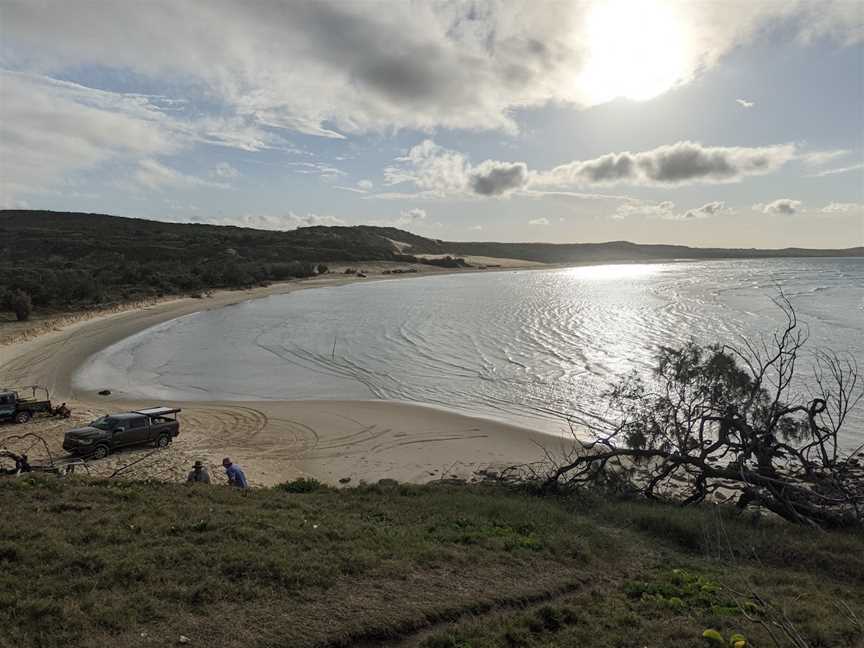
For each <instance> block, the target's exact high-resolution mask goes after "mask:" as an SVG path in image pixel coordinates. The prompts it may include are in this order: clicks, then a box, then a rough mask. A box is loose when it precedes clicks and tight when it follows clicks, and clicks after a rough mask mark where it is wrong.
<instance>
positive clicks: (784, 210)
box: [753, 198, 804, 215]
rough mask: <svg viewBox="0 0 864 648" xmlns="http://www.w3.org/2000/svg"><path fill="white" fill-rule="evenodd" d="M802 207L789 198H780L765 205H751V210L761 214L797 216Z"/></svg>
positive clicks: (801, 204)
mask: <svg viewBox="0 0 864 648" xmlns="http://www.w3.org/2000/svg"><path fill="white" fill-rule="evenodd" d="M803 206H804V203H802V202H801V201H800V200H792V199H791V198H780V199H778V200H775V201H774V202H770V203H768V204H767V205H766V204H763V203H756V204H755V205H753V209H754V210H756V211H761V212H762V213H763V214H786V215H792V214H797V213H798V212H800V211H801V208H802V207H803Z"/></svg>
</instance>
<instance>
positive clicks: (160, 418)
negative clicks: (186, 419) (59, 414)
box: [63, 407, 180, 459]
mask: <svg viewBox="0 0 864 648" xmlns="http://www.w3.org/2000/svg"><path fill="white" fill-rule="evenodd" d="M179 412H180V408H179V407H151V408H148V409H142V410H138V411H136V412H122V413H120V414H109V415H108V416H103V417H102V418H98V419H96V420H95V421H93V422H91V423H90V425H88V426H87V427H83V428H76V429H74V430H69V431H68V432H67V433H66V434H65V435H64V438H63V449H64V450H66V451H67V452H70V453H72V454H76V455H82V456H86V457H89V458H92V459H102V458H104V457H107V456H108V455H109V454H110V453H111V452H113V451H114V450H117V449H118V448H124V447H130V446H140V445H153V446H155V447H157V448H165V447H167V446H168V444H170V443H171V441H173V440H174V437H176V436H177V435H178V434H180V421H179V420H178V419H177V414H178V413H179Z"/></svg>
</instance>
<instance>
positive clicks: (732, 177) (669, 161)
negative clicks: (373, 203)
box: [375, 140, 795, 200]
mask: <svg viewBox="0 0 864 648" xmlns="http://www.w3.org/2000/svg"><path fill="white" fill-rule="evenodd" d="M794 156H795V146H794V145H792V144H781V145H776V146H763V147H723V146H703V145H702V144H699V143H697V142H688V141H683V142H676V143H675V144H669V145H665V146H659V147H657V148H655V149H652V150H650V151H643V152H639V153H631V152H629V151H627V152H624V153H609V154H606V155H603V156H601V157H599V158H595V159H593V160H585V161H575V162H569V163H567V164H562V165H559V166H557V167H554V168H553V169H550V170H548V171H530V170H529V169H528V167H527V165H526V164H525V163H524V162H502V161H497V160H486V161H485V162H481V163H480V164H478V165H476V166H474V165H472V164H471V163H470V162H469V161H468V159H467V158H466V157H465V156H464V155H463V154H462V153H460V152H458V151H453V150H451V149H446V148H444V147H442V146H440V145H438V144H436V143H435V142H433V141H432V140H424V141H423V142H421V143H420V144H417V145H416V146H414V147H412V148H411V149H410V150H409V151H408V154H407V155H405V156H402V157H399V158H396V164H394V165H392V166H389V167H387V168H385V169H384V179H385V183H386V184H388V185H391V186H395V185H402V184H411V185H413V186H414V188H416V189H417V190H419V191H418V192H417V193H411V194H408V193H398V192H396V193H391V192H385V193H379V194H376V195H375V197H376V198H394V199H398V198H403V199H407V198H442V197H446V196H463V197H469V196H482V197H506V196H508V195H511V194H514V193H519V194H520V195H526V196H527V195H534V196H545V195H549V194H551V193H556V194H562V195H563V194H568V195H572V196H573V197H577V198H584V199H616V200H621V199H624V200H627V199H628V198H627V197H626V196H613V195H608V194H586V193H579V192H575V193H574V192H562V191H550V190H548V189H545V188H547V187H563V188H567V187H571V186H577V187H578V186H588V185H601V186H603V185H611V184H630V185H655V186H679V185H687V184H695V183H728V182H737V181H740V180H741V179H742V178H744V177H746V176H755V175H765V174H768V173H771V172H773V171H776V170H777V169H779V168H780V167H781V166H782V165H783V164H785V163H786V162H787V161H788V160H790V159H793V158H794Z"/></svg>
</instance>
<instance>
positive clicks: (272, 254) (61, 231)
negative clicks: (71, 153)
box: [0, 210, 864, 311]
mask: <svg viewBox="0 0 864 648" xmlns="http://www.w3.org/2000/svg"><path fill="white" fill-rule="evenodd" d="M814 256H864V247H856V248H849V249H845V250H812V249H802V248H786V249H782V250H760V249H722V248H691V247H686V246H680V245H641V244H636V243H629V242H626V241H615V242H609V243H567V244H553V243H494V242H455V241H441V240H436V239H429V238H425V237H422V236H417V235H415V234H412V233H410V232H406V231H404V230H400V229H396V228H392V227H373V226H366V225H359V226H354V227H323V226H318V227H303V228H300V229H296V230H292V231H287V232H274V231H263V230H255V229H247V228H240V227H233V226H217V225H203V224H178V223H166V222H158V221H148V220H142V219H137V218H122V217H117V216H108V215H103V214H82V213H65V212H49V211H28V210H5V211H0V292H2V293H3V294H4V295H7V296H8V295H10V294H14V293H17V292H18V291H21V292H23V293H26V294H27V295H29V297H30V300H31V302H32V307H33V308H35V309H36V310H37V311H38V310H40V309H43V310H46V309H47V310H70V309H80V308H86V307H92V306H98V305H105V304H116V303H121V302H133V301H136V300H140V299H147V298H153V297H160V296H166V295H180V294H195V293H199V292H201V291H207V290H213V289H219V288H248V287H251V286H257V285H262V284H266V283H269V282H278V281H286V280H290V279H294V278H300V277H309V276H313V275H316V274H317V273H319V272H320V271H322V270H326V269H327V268H326V266H327V264H334V263H338V262H343V263H359V262H362V261H365V262H371V261H382V262H392V263H402V264H421V265H424V266H427V267H435V266H437V267H448V268H460V267H465V266H466V265H475V266H479V265H483V266H484V267H488V266H494V265H496V264H495V262H494V261H485V262H484V263H482V264H478V263H475V264H471V261H470V258H471V257H482V258H489V257H491V258H493V259H494V258H501V259H517V260H521V261H523V262H526V265H527V264H530V263H543V264H578V263H611V262H634V261H642V262H645V261H659V260H671V259H728V258H767V257H814ZM448 257H449V258H448ZM466 259H467V260H466ZM322 266H323V267H322ZM4 301H6V302H9V301H10V298H9V297H7V298H6V299H5V300H4ZM7 310H10V311H11V310H14V309H13V308H12V307H11V304H7Z"/></svg>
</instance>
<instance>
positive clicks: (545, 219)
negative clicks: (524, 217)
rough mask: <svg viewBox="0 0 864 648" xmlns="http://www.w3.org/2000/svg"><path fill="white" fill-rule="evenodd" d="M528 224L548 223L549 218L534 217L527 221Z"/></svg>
mask: <svg viewBox="0 0 864 648" xmlns="http://www.w3.org/2000/svg"><path fill="white" fill-rule="evenodd" d="M528 224H529V225H548V224H549V219H548V218H545V217H542V216H541V217H540V218H534V219H531V220H529V221H528Z"/></svg>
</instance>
